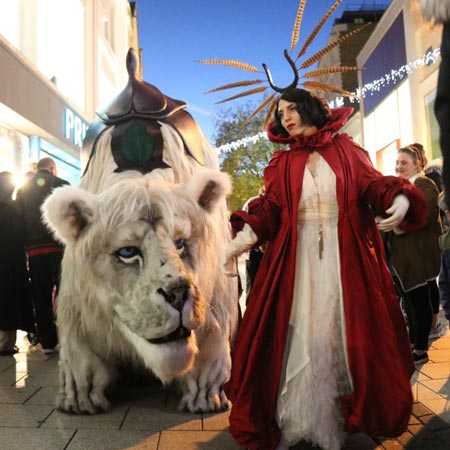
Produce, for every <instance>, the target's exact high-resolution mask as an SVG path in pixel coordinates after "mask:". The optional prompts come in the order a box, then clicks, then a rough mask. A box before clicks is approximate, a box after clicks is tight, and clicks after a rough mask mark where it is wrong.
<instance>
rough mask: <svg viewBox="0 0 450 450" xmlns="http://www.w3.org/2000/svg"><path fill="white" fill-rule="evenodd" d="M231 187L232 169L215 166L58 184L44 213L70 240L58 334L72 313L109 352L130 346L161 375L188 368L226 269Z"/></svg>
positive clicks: (100, 349)
mask: <svg viewBox="0 0 450 450" xmlns="http://www.w3.org/2000/svg"><path fill="white" fill-rule="evenodd" d="M230 190H231V185H230V181H229V177H228V176H227V175H225V174H223V173H219V172H216V171H212V170H208V169H205V170H202V171H201V172H199V173H198V174H196V175H195V176H194V177H193V178H192V179H191V181H190V182H188V183H186V184H184V185H176V184H171V183H168V182H165V181H163V180H160V179H146V178H138V179H125V180H122V181H119V182H117V183H115V184H113V185H112V186H110V187H109V188H108V189H106V190H105V191H103V192H102V193H100V194H91V193H88V192H86V191H84V190H81V189H78V188H74V187H64V188H60V189H57V190H55V191H54V193H53V194H52V195H51V196H50V197H49V198H48V199H47V200H46V202H45V203H44V205H43V217H44V220H45V221H46V223H47V224H48V226H49V227H50V228H51V229H52V230H53V232H54V234H55V236H56V237H57V238H58V239H59V240H61V241H62V242H63V243H64V244H65V246H66V248H65V256H64V261H63V274H64V276H63V279H62V285H61V291H60V294H59V295H60V298H61V299H62V298H63V297H66V298H64V301H61V302H60V304H61V308H64V311H61V314H59V315H58V325H59V330H60V340H61V343H62V344H64V336H65V330H66V329H70V324H68V323H67V321H68V320H69V319H68V318H71V319H70V321H73V322H74V323H75V322H76V323H77V326H79V328H80V330H79V331H78V332H79V333H80V334H86V335H90V337H89V338H88V339H89V341H90V343H91V345H92V346H94V348H95V350H96V352H97V353H98V354H102V357H104V356H105V353H106V354H107V353H111V354H112V353H114V354H130V348H131V349H132V351H131V353H132V354H134V355H135V357H137V358H140V359H141V360H142V361H144V363H145V365H146V366H147V367H148V368H150V369H151V370H153V372H154V373H155V374H156V375H157V376H158V377H159V378H160V379H161V380H162V381H169V380H170V379H172V378H174V377H176V376H180V375H182V374H183V373H185V372H186V371H187V370H189V369H190V367H191V366H192V363H193V360H194V357H195V355H196V353H197V342H196V339H197V338H196V331H195V330H199V329H201V328H202V327H203V326H205V320H206V321H207V318H208V316H209V308H210V299H211V297H212V295H213V289H214V285H215V283H216V282H217V280H215V279H214V278H215V277H216V276H217V275H216V274H217V273H219V271H218V270H217V264H218V262H217V254H216V253H213V252H211V251H210V249H209V248H208V246H211V241H214V240H217V238H216V237H215V236H214V233H212V232H211V230H212V229H213V227H212V226H211V221H212V220H214V214H213V212H214V210H215V208H216V206H217V205H218V203H220V202H223V199H224V197H225V195H227V194H228V193H229V192H230ZM213 245H214V248H216V249H217V242H214V244H213ZM68 297H70V300H68ZM60 316H61V317H62V318H63V319H60ZM60 320H63V321H64V324H61V323H59V322H60ZM72 325H73V324H72ZM208 325H209V326H211V324H208ZM85 338H86V337H85Z"/></svg>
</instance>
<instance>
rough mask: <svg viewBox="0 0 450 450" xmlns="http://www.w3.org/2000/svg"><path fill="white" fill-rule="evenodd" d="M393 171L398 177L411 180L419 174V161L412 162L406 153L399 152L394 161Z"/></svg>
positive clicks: (411, 158) (412, 159)
mask: <svg viewBox="0 0 450 450" xmlns="http://www.w3.org/2000/svg"><path fill="white" fill-rule="evenodd" d="M395 171H396V172H397V175H398V176H399V177H402V178H405V179H408V178H411V177H412V176H413V175H415V174H416V173H418V172H420V168H419V161H414V158H413V157H412V156H411V155H409V154H408V153H404V152H399V153H398V154H397V161H395Z"/></svg>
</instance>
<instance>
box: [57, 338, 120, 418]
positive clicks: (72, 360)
mask: <svg viewBox="0 0 450 450" xmlns="http://www.w3.org/2000/svg"><path fill="white" fill-rule="evenodd" d="M69 347H71V349H70V350H69V351H67V350H68V349H67V348H64V347H63V346H62V348H61V352H60V361H59V381H60V388H59V392H58V396H57V399H56V405H57V407H58V408H60V409H62V410H64V411H67V412H71V413H76V414H95V413H97V412H99V411H106V410H107V409H108V408H109V402H108V400H107V399H106V397H105V395H104V392H105V390H106V388H107V387H108V386H109V385H110V384H111V383H112V381H113V379H114V371H113V369H112V368H111V367H109V366H107V365H106V364H105V363H104V362H103V361H102V360H101V359H100V358H99V357H98V356H97V355H96V354H95V353H94V352H92V350H90V349H89V347H88V346H87V345H86V344H82V343H80V342H79V341H78V343H77V345H76V348H75V347H74V346H73V344H70V345H69Z"/></svg>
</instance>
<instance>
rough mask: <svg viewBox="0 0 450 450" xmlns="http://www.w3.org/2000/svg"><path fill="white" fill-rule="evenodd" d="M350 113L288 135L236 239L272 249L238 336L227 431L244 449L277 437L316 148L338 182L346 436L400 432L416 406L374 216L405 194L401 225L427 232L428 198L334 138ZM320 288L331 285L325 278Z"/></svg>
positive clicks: (236, 219) (264, 446)
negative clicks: (244, 233)
mask: <svg viewBox="0 0 450 450" xmlns="http://www.w3.org/2000/svg"><path fill="white" fill-rule="evenodd" d="M351 112H352V109H351V108H340V109H336V110H333V120H332V122H331V123H329V124H328V125H326V126H325V127H323V128H322V129H320V130H319V131H318V132H317V133H315V134H313V135H311V136H308V137H305V136H296V137H295V138H292V137H289V138H283V137H280V136H274V135H273V134H271V127H270V126H269V130H268V131H269V138H270V139H271V140H272V141H273V142H281V143H288V144H289V145H290V151H278V152H276V153H275V155H274V157H273V158H272V160H271V162H270V163H269V165H268V167H267V168H266V170H265V172H264V185H265V188H266V194H265V195H264V196H263V197H260V198H259V199H257V200H255V201H253V202H252V203H251V204H250V209H249V213H246V212H243V211H238V212H236V213H234V214H233V216H232V219H231V222H232V225H233V229H234V231H235V232H237V231H239V230H240V229H241V228H242V227H243V225H244V223H245V222H247V223H248V224H249V225H250V226H251V227H252V229H253V230H254V231H255V233H256V234H257V235H258V237H259V238H260V239H261V240H262V241H264V240H268V241H269V245H268V248H267V250H266V252H265V255H264V258H263V261H262V263H261V266H260V268H259V270H258V274H257V276H256V280H255V284H254V285H253V288H252V291H251V298H250V301H249V305H248V307H247V310H246V312H245V315H244V317H243V320H242V322H241V325H240V329H239V332H238V336H237V340H236V345H235V349H234V356H233V366H232V372H231V379H230V381H229V382H228V383H227V384H226V385H225V392H226V394H227V395H228V398H229V399H230V400H231V401H232V403H233V406H232V409H231V413H230V432H231V434H232V435H233V437H234V438H235V439H236V441H237V442H238V443H239V444H240V445H241V446H243V447H246V448H248V449H252V450H256V449H258V450H274V449H275V448H276V446H277V444H278V441H279V439H280V430H279V428H278V425H277V423H276V420H275V411H276V404H277V394H278V388H279V384H280V373H281V365H282V358H283V350H284V347H285V342H286V335H287V329H288V323H289V317H290V311H291V303H292V295H293V287H294V277H295V254H296V240H297V208H298V204H299V201H300V196H301V191H302V181H303V173H304V170H305V165H306V162H307V158H308V154H309V151H311V150H316V151H318V152H319V153H320V154H321V156H322V157H323V158H324V159H325V160H326V162H327V163H328V164H329V166H330V167H331V169H332V170H333V172H334V173H335V175H336V193H337V201H338V206H339V218H338V239H339V252H340V265H341V268H340V269H341V282H342V291H343V301H344V314H345V324H346V337H347V352H348V357H349V367H350V374H351V377H352V381H353V393H352V395H350V396H346V397H345V398H344V397H343V398H342V406H343V413H344V417H345V420H346V424H345V427H346V430H347V432H349V433H354V432H364V433H366V434H368V435H371V436H377V435H380V436H386V437H392V436H397V435H400V434H401V433H402V432H403V431H404V430H405V429H406V426H407V423H408V419H409V416H410V414H411V408H412V393H411V387H410V377H411V375H412V373H413V371H414V364H413V361H412V356H411V350H410V346H409V339H408V336H407V332H406V326H405V321H404V318H403V314H402V312H401V310H400V307H399V304H398V300H397V297H396V295H395V292H394V286H393V282H392V277H391V275H390V273H389V269H388V267H387V265H386V262H385V255H384V249H383V245H382V242H381V238H380V234H379V231H378V230H377V228H376V226H375V222H374V216H375V215H381V216H385V211H386V209H388V208H389V207H390V206H391V205H392V202H393V200H394V197H395V196H396V195H398V194H404V195H406V196H407V197H408V198H409V200H410V203H411V205H410V208H409V210H408V213H407V215H406V217H405V219H404V220H403V222H402V224H401V225H400V228H402V229H404V230H405V231H408V230H414V229H418V228H420V227H422V226H423V225H424V221H425V204H424V201H423V196H422V193H421V192H420V191H419V190H418V189H416V188H415V187H414V186H413V185H412V184H411V183H409V182H408V181H406V180H403V179H401V178H398V177H392V176H389V177H385V176H383V175H382V174H381V173H380V172H378V171H377V170H376V169H375V168H374V167H373V165H372V163H371V162H370V159H369V157H368V154H367V152H366V151H365V150H363V149H362V148H361V147H359V146H358V145H357V144H356V143H355V142H354V141H353V140H352V139H351V138H350V137H349V136H348V135H346V134H341V135H340V134H334V133H336V131H337V130H339V129H340V128H341V127H342V126H343V124H344V123H345V122H346V120H347V118H348V117H349V116H350V114H351ZM322 275H323V282H324V283H326V282H327V279H326V273H324V274H322Z"/></svg>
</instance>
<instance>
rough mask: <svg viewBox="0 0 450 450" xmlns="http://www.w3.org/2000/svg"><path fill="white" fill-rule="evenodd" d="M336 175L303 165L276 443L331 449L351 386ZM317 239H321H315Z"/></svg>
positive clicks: (320, 165)
mask: <svg viewBox="0 0 450 450" xmlns="http://www.w3.org/2000/svg"><path fill="white" fill-rule="evenodd" d="M337 222H338V204H337V199H336V176H335V174H334V173H333V171H332V170H331V168H330V167H329V165H328V164H327V163H326V161H325V160H324V159H323V158H322V157H319V159H318V162H317V165H316V168H315V174H314V176H313V174H312V173H311V172H310V170H309V169H308V167H306V168H305V174H304V177H303V188H302V195H301V199H300V204H299V208H298V221H297V228H298V239H297V256H296V277H295V285H294V294H293V295H294V296H293V302H292V310H291V315H290V320H289V330H288V337H287V342H286V348H285V352H284V357H283V369H282V374H281V381H280V390H279V393H278V402H277V415H276V418H277V422H278V425H279V427H280V429H281V436H282V437H281V442H282V444H284V445H286V446H290V445H294V444H295V443H297V442H299V441H300V440H305V441H309V442H311V443H314V444H317V445H319V446H320V447H322V448H323V449H324V450H339V449H340V448H341V446H342V444H343V441H344V439H345V433H344V428H343V426H344V419H343V416H342V413H341V406H340V401H339V396H341V395H342V394H344V393H350V392H351V380H350V377H349V375H348V374H349V371H348V370H347V368H348V363H347V355H346V350H345V348H346V347H345V345H344V343H345V323H344V314H343V302H342V287H341V283H340V261H339V246H338V234H337ZM320 237H321V238H322V239H323V241H322V244H321V243H320V242H319V238H320Z"/></svg>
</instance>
